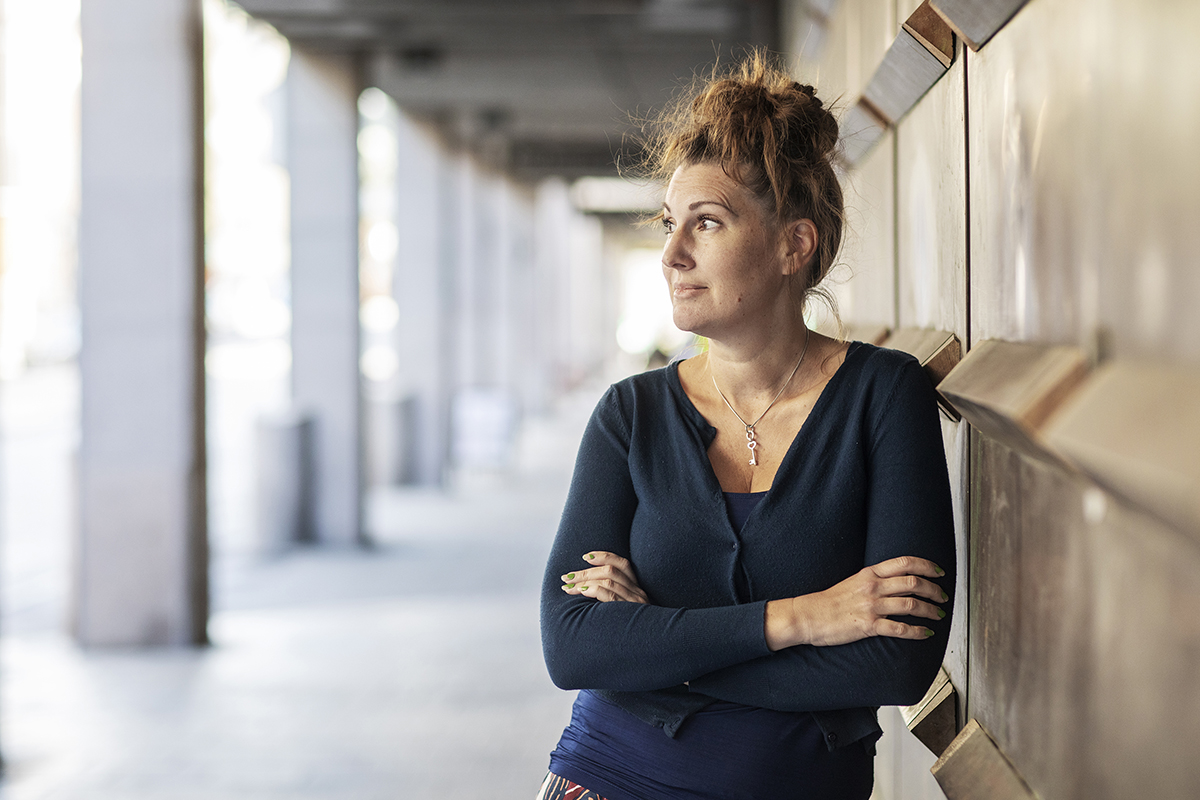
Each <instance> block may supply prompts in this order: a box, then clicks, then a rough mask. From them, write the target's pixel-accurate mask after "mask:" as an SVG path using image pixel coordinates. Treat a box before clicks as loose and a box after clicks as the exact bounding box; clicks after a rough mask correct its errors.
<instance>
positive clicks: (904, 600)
mask: <svg viewBox="0 0 1200 800" xmlns="http://www.w3.org/2000/svg"><path fill="white" fill-rule="evenodd" d="M875 613H876V614H877V615H878V616H880V617H924V618H925V619H945V618H946V612H945V611H943V610H942V609H940V608H938V607H937V606H935V605H933V604H931V603H926V602H925V601H924V600H918V599H917V598H915V597H883V598H880V599H879V600H876V601H875Z"/></svg>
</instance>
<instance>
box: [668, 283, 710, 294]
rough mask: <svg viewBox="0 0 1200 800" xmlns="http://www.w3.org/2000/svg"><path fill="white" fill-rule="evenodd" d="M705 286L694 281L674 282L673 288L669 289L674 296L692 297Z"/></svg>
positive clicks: (705, 287)
mask: <svg viewBox="0 0 1200 800" xmlns="http://www.w3.org/2000/svg"><path fill="white" fill-rule="evenodd" d="M707 288H708V287H707V286H699V285H697V284H694V283H680V284H676V286H675V288H674V289H672V290H671V293H672V294H673V295H675V296H676V297H693V296H694V295H697V294H699V293H700V292H702V291H704V290H705V289H707Z"/></svg>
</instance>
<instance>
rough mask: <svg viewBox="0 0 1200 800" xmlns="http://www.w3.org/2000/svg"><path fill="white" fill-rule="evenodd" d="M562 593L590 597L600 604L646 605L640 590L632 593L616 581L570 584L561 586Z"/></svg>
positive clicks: (604, 580)
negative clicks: (621, 602) (624, 603)
mask: <svg viewBox="0 0 1200 800" xmlns="http://www.w3.org/2000/svg"><path fill="white" fill-rule="evenodd" d="M563 591H564V592H566V593H567V594H578V595H583V596H584V597H591V598H593V599H595V600H599V601H600V602H602V603H609V602H612V601H617V600H619V601H623V602H626V603H646V602H648V601H647V599H646V595H645V594H644V593H642V592H641V591H640V590H638V591H633V590H631V589H630V588H629V587H628V586H625V585H623V584H620V583H617V582H616V581H612V580H609V579H607V578H602V579H600V580H593V581H587V582H586V583H579V584H575V585H574V586H571V585H570V584H564V585H563Z"/></svg>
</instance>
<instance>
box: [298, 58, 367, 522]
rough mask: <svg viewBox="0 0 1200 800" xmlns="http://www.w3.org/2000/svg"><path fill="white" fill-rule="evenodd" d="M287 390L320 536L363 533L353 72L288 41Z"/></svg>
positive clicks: (344, 61) (344, 62) (342, 62)
mask: <svg viewBox="0 0 1200 800" xmlns="http://www.w3.org/2000/svg"><path fill="white" fill-rule="evenodd" d="M287 82H288V137H289V138H288V169H289V170H290V173H291V187H292V194H291V204H292V220H291V221H292V234H291V237H292V238H291V241H292V395H293V399H294V401H295V404H296V407H297V408H298V409H299V410H300V411H302V412H307V413H311V414H312V415H313V418H314V420H315V448H314V449H315V453H314V457H315V475H314V481H315V491H316V498H315V499H316V503H315V513H316V535H317V538H318V540H320V541H322V542H328V543H340V544H347V543H352V542H357V541H360V540H361V539H362V531H361V517H362V513H361V508H362V477H361V471H362V467H361V464H360V460H361V459H360V452H361V444H360V440H361V435H360V412H359V370H358V356H359V353H358V347H359V345H358V150H357V144H356V143H357V136H358V106H357V99H358V75H357V70H356V69H355V66H354V62H353V60H352V59H350V58H348V57H344V56H331V55H316V54H313V53H308V52H305V51H304V50H302V49H300V48H296V47H293V48H292V58H291V61H290V63H289V67H288V78H287Z"/></svg>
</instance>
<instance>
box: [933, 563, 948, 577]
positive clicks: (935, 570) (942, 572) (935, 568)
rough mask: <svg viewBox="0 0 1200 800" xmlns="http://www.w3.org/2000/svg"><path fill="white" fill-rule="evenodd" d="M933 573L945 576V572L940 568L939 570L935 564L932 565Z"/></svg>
mask: <svg viewBox="0 0 1200 800" xmlns="http://www.w3.org/2000/svg"><path fill="white" fill-rule="evenodd" d="M933 571H934V572H936V573H937V574H938V575H945V574H946V570H944V569H942V568H941V567H939V566H938V565H937V564H934V565H933Z"/></svg>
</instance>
